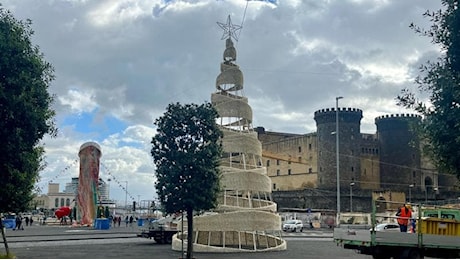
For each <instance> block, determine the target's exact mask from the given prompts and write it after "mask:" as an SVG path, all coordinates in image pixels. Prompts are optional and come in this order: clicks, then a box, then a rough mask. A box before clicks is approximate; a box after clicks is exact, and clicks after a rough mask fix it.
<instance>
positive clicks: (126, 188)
mask: <svg viewBox="0 0 460 260" xmlns="http://www.w3.org/2000/svg"><path fill="white" fill-rule="evenodd" d="M125 183H126V187H125V210H126V213H128V181H125Z"/></svg>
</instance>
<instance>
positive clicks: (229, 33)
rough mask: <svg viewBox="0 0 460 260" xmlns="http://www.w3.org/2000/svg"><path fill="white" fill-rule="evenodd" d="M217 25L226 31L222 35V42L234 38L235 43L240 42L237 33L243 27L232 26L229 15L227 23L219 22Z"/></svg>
mask: <svg viewBox="0 0 460 260" xmlns="http://www.w3.org/2000/svg"><path fill="white" fill-rule="evenodd" d="M217 24H218V25H219V27H220V28H222V29H223V30H224V34H223V35H222V38H221V40H223V39H228V38H233V39H235V41H238V35H237V34H236V32H237V31H239V30H241V28H243V27H242V26H240V25H235V24H232V19H231V18H230V15H228V17H227V23H221V22H217Z"/></svg>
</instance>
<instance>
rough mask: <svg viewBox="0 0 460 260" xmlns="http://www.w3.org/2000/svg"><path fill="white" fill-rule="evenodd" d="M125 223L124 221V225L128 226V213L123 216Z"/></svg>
mask: <svg viewBox="0 0 460 260" xmlns="http://www.w3.org/2000/svg"><path fill="white" fill-rule="evenodd" d="M125 223H126V227H128V223H129V218H128V215H126V218H125Z"/></svg>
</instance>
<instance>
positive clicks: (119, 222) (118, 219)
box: [117, 216, 121, 227]
mask: <svg viewBox="0 0 460 260" xmlns="http://www.w3.org/2000/svg"><path fill="white" fill-rule="evenodd" d="M117 221H118V227H120V224H121V216H118V218H117Z"/></svg>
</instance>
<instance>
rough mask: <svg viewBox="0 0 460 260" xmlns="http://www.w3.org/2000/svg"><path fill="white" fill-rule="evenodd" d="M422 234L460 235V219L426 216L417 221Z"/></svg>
mask: <svg viewBox="0 0 460 260" xmlns="http://www.w3.org/2000/svg"><path fill="white" fill-rule="evenodd" d="M419 228H420V229H419V230H420V232H421V233H423V234H431V235H445V236H460V221H457V220H452V219H445V218H426V219H422V221H421V223H419Z"/></svg>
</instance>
